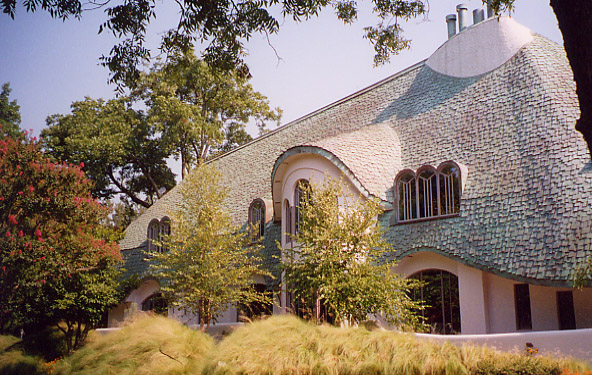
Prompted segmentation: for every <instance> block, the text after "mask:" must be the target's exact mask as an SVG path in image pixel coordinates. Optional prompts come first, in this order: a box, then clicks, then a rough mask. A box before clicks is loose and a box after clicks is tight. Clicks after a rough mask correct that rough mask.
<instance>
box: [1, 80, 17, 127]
mask: <svg viewBox="0 0 592 375" xmlns="http://www.w3.org/2000/svg"><path fill="white" fill-rule="evenodd" d="M11 91H12V89H11V88H10V83H5V84H3V85H2V92H0V135H2V136H3V137H7V136H8V137H13V138H16V137H18V136H19V135H20V133H21V128H20V124H21V113H20V106H19V105H18V104H17V103H16V100H13V101H9V99H8V97H9V96H10V93H11Z"/></svg>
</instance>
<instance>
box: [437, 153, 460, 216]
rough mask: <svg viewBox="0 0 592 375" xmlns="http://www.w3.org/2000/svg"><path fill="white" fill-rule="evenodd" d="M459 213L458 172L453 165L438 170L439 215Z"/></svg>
mask: <svg viewBox="0 0 592 375" xmlns="http://www.w3.org/2000/svg"><path fill="white" fill-rule="evenodd" d="M458 212H460V171H459V170H458V167H457V166H456V165H453V164H449V165H446V166H445V167H444V168H442V169H441V170H440V214H441V215H451V214H456V213H458Z"/></svg>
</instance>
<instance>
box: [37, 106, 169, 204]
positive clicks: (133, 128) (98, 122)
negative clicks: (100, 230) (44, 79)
mask: <svg viewBox="0 0 592 375" xmlns="http://www.w3.org/2000/svg"><path fill="white" fill-rule="evenodd" d="M71 107H72V113H71V114H68V115H53V116H50V117H48V118H47V125H48V128H46V129H44V130H43V131H42V132H41V137H42V139H43V143H44V146H45V149H46V150H47V152H48V153H49V154H51V155H53V156H54V157H55V158H56V159H58V160H64V161H66V162H68V163H75V164H79V163H83V165H84V170H85V171H86V173H87V175H88V176H89V177H90V178H91V180H92V181H93V182H94V188H93V196H95V197H97V198H103V199H110V198H113V197H115V196H120V195H123V198H124V200H130V201H131V202H133V203H134V204H137V205H140V206H142V207H150V206H151V205H152V203H153V202H154V200H155V199H158V198H161V197H162V195H163V194H164V192H165V191H167V190H170V189H172V188H173V187H174V186H175V177H174V174H173V173H172V171H171V170H170V168H169V167H168V166H167V164H166V159H167V157H168V156H169V154H170V152H169V151H168V150H167V148H166V147H163V145H162V144H161V140H160V138H159V137H158V136H157V134H156V130H155V129H154V128H153V127H152V126H151V125H150V124H149V122H148V120H147V118H146V116H145V114H144V113H143V112H142V111H138V110H135V109H133V108H132V101H131V100H130V99H129V98H118V99H113V100H109V101H107V102H105V101H104V100H102V99H99V100H94V99H91V98H86V99H85V100H83V101H79V102H74V103H72V106H71ZM128 205H129V204H128Z"/></svg>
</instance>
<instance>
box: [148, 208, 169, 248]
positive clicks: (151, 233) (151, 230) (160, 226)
mask: <svg viewBox="0 0 592 375" xmlns="http://www.w3.org/2000/svg"><path fill="white" fill-rule="evenodd" d="M170 234H171V220H170V219H169V218H168V217H166V216H165V217H163V218H162V219H161V220H158V219H152V221H151V222H150V224H149V225H148V251H149V252H158V253H162V252H165V251H167V249H166V248H165V247H164V246H159V244H158V243H157V242H160V241H162V240H163V239H164V236H168V235H170Z"/></svg>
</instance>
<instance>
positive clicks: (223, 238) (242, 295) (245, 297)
mask: <svg viewBox="0 0 592 375" xmlns="http://www.w3.org/2000/svg"><path fill="white" fill-rule="evenodd" d="M220 179H221V174H220V172H217V171H216V170H215V169H214V167H213V166H212V165H200V166H198V167H197V168H195V169H194V170H193V171H192V173H190V174H189V175H188V177H187V178H186V179H185V180H183V182H182V183H181V185H180V186H179V190H180V194H181V199H180V205H179V207H178V208H177V209H175V210H173V212H171V213H170V218H171V234H170V235H164V236H163V238H162V240H161V241H156V242H155V243H156V245H157V246H158V248H159V249H161V251H155V252H152V253H151V256H152V257H153V260H154V264H153V269H154V270H155V271H156V273H155V275H157V277H159V279H160V280H161V290H162V291H163V292H165V294H166V295H167V296H168V299H169V300H170V301H171V303H172V304H173V306H176V307H178V308H180V309H182V310H184V311H185V312H188V313H192V314H193V315H197V316H198V317H199V324H200V329H201V330H202V331H206V330H207V329H208V327H209V325H210V323H212V322H216V320H217V318H218V316H219V315H220V314H221V313H222V312H224V311H225V310H227V309H228V307H229V306H235V307H240V306H241V305H246V304H249V303H251V302H260V303H266V304H270V303H271V300H270V297H269V296H268V295H267V294H266V293H261V292H258V291H257V290H256V289H254V288H253V287H252V284H253V277H255V276H257V275H259V276H268V275H269V274H268V272H267V271H264V270H263V268H262V264H261V260H260V258H259V250H260V246H258V245H257V244H251V243H250V238H251V236H250V232H249V231H240V230H239V228H237V227H235V226H234V225H233V223H232V220H231V217H230V215H229V214H228V213H227V212H226V209H225V207H224V206H223V201H224V199H225V198H226V196H227V195H228V192H227V191H226V190H225V189H224V188H223V186H221V184H220Z"/></svg>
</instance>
